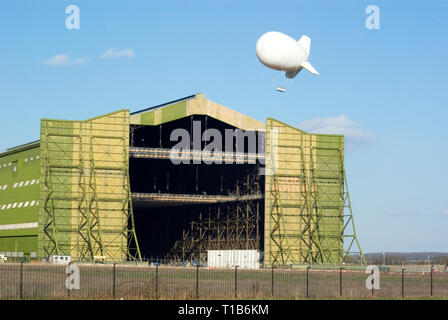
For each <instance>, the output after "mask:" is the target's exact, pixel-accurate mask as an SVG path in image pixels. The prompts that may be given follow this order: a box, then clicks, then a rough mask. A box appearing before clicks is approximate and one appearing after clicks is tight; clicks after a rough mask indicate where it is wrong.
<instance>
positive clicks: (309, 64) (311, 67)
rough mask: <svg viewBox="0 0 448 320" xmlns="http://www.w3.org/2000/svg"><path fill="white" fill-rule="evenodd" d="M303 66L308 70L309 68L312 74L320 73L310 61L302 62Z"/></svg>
mask: <svg viewBox="0 0 448 320" xmlns="http://www.w3.org/2000/svg"><path fill="white" fill-rule="evenodd" d="M301 66H302V67H303V68H305V69H306V70H308V71H309V72H311V73H312V74H315V75H316V76H318V75H319V72H317V70H316V69H314V68H313V66H312V65H311V63H309V62H308V61H305V62H302V64H301Z"/></svg>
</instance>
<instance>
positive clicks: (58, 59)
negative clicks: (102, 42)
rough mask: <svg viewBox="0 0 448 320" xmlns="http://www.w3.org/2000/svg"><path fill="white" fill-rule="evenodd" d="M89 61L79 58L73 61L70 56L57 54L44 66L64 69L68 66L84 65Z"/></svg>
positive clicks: (45, 62) (46, 61) (44, 63)
mask: <svg viewBox="0 0 448 320" xmlns="http://www.w3.org/2000/svg"><path fill="white" fill-rule="evenodd" d="M87 61H88V59H87V58H77V59H71V58H70V57H69V56H68V54H66V53H63V54H57V55H55V56H54V57H51V58H49V59H47V60H45V61H44V62H43V63H42V64H43V65H46V66H50V67H62V66H68V65H75V64H83V63H86V62H87Z"/></svg>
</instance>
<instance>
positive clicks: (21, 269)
mask: <svg viewBox="0 0 448 320" xmlns="http://www.w3.org/2000/svg"><path fill="white" fill-rule="evenodd" d="M22 299H23V261H22V262H20V300H22Z"/></svg>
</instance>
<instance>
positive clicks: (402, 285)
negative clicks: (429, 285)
mask: <svg viewBox="0 0 448 320" xmlns="http://www.w3.org/2000/svg"><path fill="white" fill-rule="evenodd" d="M404 270H406V269H405V268H402V269H401V297H402V298H404Z"/></svg>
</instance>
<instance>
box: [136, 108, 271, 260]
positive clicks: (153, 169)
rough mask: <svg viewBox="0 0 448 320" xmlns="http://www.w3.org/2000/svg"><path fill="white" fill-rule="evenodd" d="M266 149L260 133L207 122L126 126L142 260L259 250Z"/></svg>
mask: <svg viewBox="0 0 448 320" xmlns="http://www.w3.org/2000/svg"><path fill="white" fill-rule="evenodd" d="M264 143H265V133H264V132H262V131H243V130H241V129H238V128H237V127H234V126H232V125H230V124H228V123H225V122H222V121H220V120H217V119H215V118H213V117H210V116H207V115H191V116H188V117H183V118H180V119H176V120H174V121H169V122H165V123H162V124H159V125H131V127H130V150H129V156H130V161H129V170H130V184H131V190H132V203H133V212H134V219H135V224H134V225H135V231H136V235H137V240H138V245H139V247H140V251H141V255H142V258H146V259H151V258H167V259H176V260H198V261H206V259H207V250H231V249H235V250H236V249H247V250H248V249H251V250H262V248H263V241H264V208H265V205H264V188H265V183H264V176H263V175H262V172H263V171H262V170H263V168H264V156H265V150H264ZM129 247H130V248H135V247H136V246H135V245H133V244H130V245H129Z"/></svg>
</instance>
